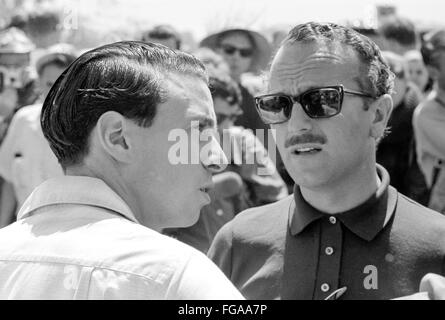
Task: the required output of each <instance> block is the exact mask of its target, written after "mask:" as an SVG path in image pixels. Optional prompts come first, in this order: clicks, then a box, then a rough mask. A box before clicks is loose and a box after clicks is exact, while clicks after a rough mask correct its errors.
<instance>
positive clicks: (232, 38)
mask: <svg viewBox="0 0 445 320" xmlns="http://www.w3.org/2000/svg"><path fill="white" fill-rule="evenodd" d="M221 43H232V44H239V45H243V46H245V47H247V46H251V45H252V44H251V43H250V40H249V37H248V36H247V35H246V34H244V33H241V32H233V33H229V34H227V35H225V36H224V37H222V38H221Z"/></svg>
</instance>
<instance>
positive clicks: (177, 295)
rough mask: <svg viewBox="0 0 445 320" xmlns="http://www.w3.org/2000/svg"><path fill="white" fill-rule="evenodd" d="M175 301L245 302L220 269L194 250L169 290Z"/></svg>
mask: <svg viewBox="0 0 445 320" xmlns="http://www.w3.org/2000/svg"><path fill="white" fill-rule="evenodd" d="M166 298H167V299H174V300H244V297H243V296H242V295H241V293H240V292H239V291H238V290H237V289H236V288H235V286H234V285H233V284H232V283H231V282H230V280H229V279H227V277H226V276H225V275H224V274H223V273H222V272H221V270H220V269H218V267H217V266H216V265H215V264H214V263H213V262H212V261H210V260H209V259H208V258H207V257H206V256H205V255H204V254H202V253H201V252H199V251H197V250H193V251H192V253H191V255H190V258H189V259H188V261H187V263H186V264H185V266H184V268H183V270H182V272H179V273H177V274H176V275H175V276H174V277H173V279H172V282H171V286H170V287H169V289H168V290H167V296H166Z"/></svg>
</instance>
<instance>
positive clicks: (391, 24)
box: [379, 16, 418, 46]
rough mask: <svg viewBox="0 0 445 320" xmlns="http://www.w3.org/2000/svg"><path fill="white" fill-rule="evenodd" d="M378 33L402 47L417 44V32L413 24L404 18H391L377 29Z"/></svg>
mask: <svg viewBox="0 0 445 320" xmlns="http://www.w3.org/2000/svg"><path fill="white" fill-rule="evenodd" d="M379 30H380V33H381V34H382V35H383V36H384V37H385V38H386V39H389V40H394V41H396V42H398V43H400V44H401V45H404V46H414V45H416V44H417V37H418V36H417V32H416V28H415V26H414V24H413V23H412V22H411V21H410V20H408V19H405V18H401V17H397V16H392V17H391V18H388V19H387V20H386V21H384V22H383V24H382V25H381V26H380V28H379Z"/></svg>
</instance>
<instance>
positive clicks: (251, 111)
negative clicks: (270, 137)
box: [200, 29, 272, 146]
mask: <svg viewBox="0 0 445 320" xmlns="http://www.w3.org/2000/svg"><path fill="white" fill-rule="evenodd" d="M200 46H201V47H208V48H210V49H212V50H214V51H215V52H217V53H219V54H220V55H221V56H222V57H223V58H224V60H225V61H226V62H227V64H228V65H229V69H230V76H231V77H232V78H233V79H234V80H235V81H236V82H237V83H238V84H239V86H240V90H241V95H242V101H243V102H242V104H241V110H242V111H243V114H242V115H241V116H240V117H239V118H238V119H237V120H236V122H235V125H237V126H242V127H244V128H246V129H251V130H252V131H253V132H254V133H256V130H257V129H263V130H264V132H267V131H266V130H267V129H269V127H268V126H267V125H265V124H264V123H263V122H262V121H261V119H260V117H259V115H258V113H257V111H256V110H255V103H254V99H253V95H252V93H251V92H249V90H248V89H247V88H246V86H245V85H243V83H242V77H241V76H242V75H243V74H246V73H253V74H258V73H259V72H260V71H261V70H264V69H265V68H266V66H267V63H268V62H269V59H270V57H271V52H272V50H271V46H270V44H269V42H268V41H267V39H266V38H265V37H264V36H262V35H261V34H259V33H258V32H255V31H251V30H247V29H227V30H224V31H221V32H218V33H215V34H212V35H210V36H208V37H206V38H204V39H203V40H202V41H201V43H200ZM264 137H265V136H264V135H263V136H258V138H259V139H260V140H261V142H263V144H264V145H265V146H267V136H266V138H265V139H264Z"/></svg>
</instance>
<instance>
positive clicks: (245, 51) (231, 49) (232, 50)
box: [221, 44, 253, 58]
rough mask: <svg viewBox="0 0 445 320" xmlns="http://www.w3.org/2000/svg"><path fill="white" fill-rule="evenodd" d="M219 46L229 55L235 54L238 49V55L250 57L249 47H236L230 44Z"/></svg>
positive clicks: (250, 50)
mask: <svg viewBox="0 0 445 320" xmlns="http://www.w3.org/2000/svg"><path fill="white" fill-rule="evenodd" d="M221 48H222V49H223V51H224V52H225V53H226V54H229V55H232V54H235V52H237V51H238V52H239V54H240V56H241V57H243V58H247V57H250V56H252V54H253V49H250V48H237V47H234V46H232V45H230V44H223V45H221Z"/></svg>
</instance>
